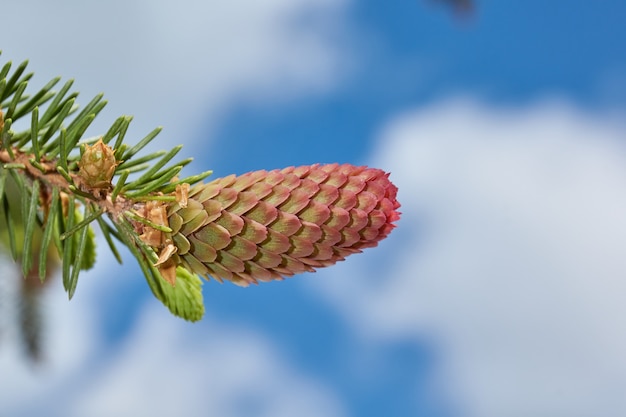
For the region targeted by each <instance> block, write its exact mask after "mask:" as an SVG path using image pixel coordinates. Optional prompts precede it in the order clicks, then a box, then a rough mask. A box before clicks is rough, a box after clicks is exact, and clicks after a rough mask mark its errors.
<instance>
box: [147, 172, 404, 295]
mask: <svg viewBox="0 0 626 417" xmlns="http://www.w3.org/2000/svg"><path fill="white" fill-rule="evenodd" d="M184 194H185V195H184V197H183V198H182V199H179V202H178V203H176V204H174V205H172V206H170V207H169V209H168V212H167V220H168V223H169V227H170V228H171V229H172V233H171V234H167V235H166V236H164V242H165V245H163V246H166V247H165V249H163V250H162V251H161V256H160V261H159V269H160V270H161V272H162V275H163V276H164V278H165V279H167V280H168V281H170V282H172V283H174V282H175V273H174V270H175V268H176V267H177V266H183V267H185V268H186V269H188V270H189V271H191V272H194V273H196V274H198V275H201V276H204V277H207V278H208V277H213V278H215V279H217V280H220V281H222V280H229V281H232V282H233V283H235V284H238V285H243V286H247V285H249V284H252V283H257V282H258V281H271V280H275V279H282V278H283V277H285V276H291V275H294V274H298V273H301V272H307V271H309V272H310V271H314V270H315V269H317V268H322V267H326V266H330V265H333V264H335V263H336V262H338V261H342V260H344V259H345V257H346V256H348V255H350V254H353V253H358V252H361V251H362V250H363V249H365V248H369V247H374V246H376V245H377V244H378V242H379V241H380V240H382V239H384V238H385V237H386V236H387V235H388V234H389V233H390V232H391V230H392V229H393V228H394V227H395V225H394V223H395V222H396V221H397V220H398V219H399V217H400V213H399V212H398V211H397V210H398V208H399V207H400V203H398V201H397V200H396V194H397V188H396V186H395V185H393V184H392V183H391V182H390V181H389V174H387V173H385V172H384V171H381V170H379V169H374V168H368V167H357V166H353V165H349V164H344V165H339V164H329V165H310V166H301V167H297V168H294V167H290V168H285V169H282V170H273V171H264V170H262V171H254V172H249V173H247V174H244V175H241V176H235V175H231V176H228V177H224V178H220V179H217V180H215V181H212V182H209V183H207V184H199V185H196V186H194V187H192V188H191V190H189V191H188V193H187V192H185V193H184Z"/></svg>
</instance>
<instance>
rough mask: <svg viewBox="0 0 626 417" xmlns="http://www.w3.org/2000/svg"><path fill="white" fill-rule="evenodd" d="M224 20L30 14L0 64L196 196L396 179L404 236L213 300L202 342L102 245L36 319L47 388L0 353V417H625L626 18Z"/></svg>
mask: <svg viewBox="0 0 626 417" xmlns="http://www.w3.org/2000/svg"><path fill="white" fill-rule="evenodd" d="M224 3H225V2H206V1H200V0H197V1H180V2H177V3H176V5H175V7H174V8H173V7H172V5H171V4H170V3H168V2H162V1H154V2H141V1H130V2H129V1H125V2H122V1H111V2H106V3H87V2H82V3H76V2H72V1H69V0H66V1H58V2H55V3H54V4H50V3H48V2H42V1H33V2H21V3H20V4H16V5H13V6H12V9H13V13H14V14H15V16H24V17H28V18H27V19H26V18H25V19H23V20H22V19H10V20H9V21H6V22H5V23H4V24H3V25H4V26H6V27H5V31H6V33H12V34H14V35H13V36H9V37H5V38H4V39H5V41H4V43H3V44H2V45H1V46H0V48H1V49H2V50H3V55H2V59H3V60H6V59H11V60H14V61H20V60H22V59H26V58H28V59H30V60H31V70H33V71H35V73H36V78H35V80H34V82H35V83H37V82H39V83H42V84H43V83H44V82H45V81H46V80H47V79H48V78H50V77H52V76H54V75H58V74H60V75H63V76H64V77H66V78H75V79H76V85H77V88H79V89H80V90H81V93H82V102H83V103H84V102H86V101H87V100H88V99H89V98H90V96H92V95H93V94H96V93H97V92H99V91H104V92H105V94H106V96H107V98H108V99H109V102H110V104H109V106H108V108H107V112H106V113H105V114H104V115H103V118H102V119H103V120H100V121H99V122H98V123H99V124H98V125H97V126H96V129H95V131H94V132H93V133H94V134H97V133H98V132H99V131H98V129H100V131H102V130H104V129H106V127H107V125H108V124H109V123H110V122H111V121H112V120H113V119H114V118H115V117H116V116H117V115H119V114H133V115H134V116H135V121H134V122H133V124H134V126H132V127H131V131H130V132H129V134H130V135H135V136H134V137H136V138H137V139H139V138H140V137H141V136H142V134H144V133H146V132H148V131H149V130H151V129H152V128H153V127H154V126H156V125H163V126H164V131H163V133H162V134H161V135H160V136H159V139H160V142H159V145H160V146H159V147H163V148H168V147H171V146H173V145H175V144H179V143H183V144H184V145H185V148H184V150H183V151H182V154H183V156H194V157H195V161H194V163H193V164H192V165H191V167H190V173H191V171H193V172H197V171H202V170H205V169H213V170H214V171H215V176H222V175H227V174H230V173H243V172H246V171H249V170H253V169H271V168H278V167H283V166H289V165H299V164H309V163H315V162H335V161H338V162H350V163H354V164H368V165H372V166H377V167H380V168H383V169H385V170H388V171H390V172H391V178H392V180H393V181H395V182H396V183H397V184H398V186H399V188H400V192H399V199H400V201H401V203H402V204H403V207H402V212H403V217H402V219H401V221H400V222H399V225H398V228H397V229H396V230H395V231H394V232H393V233H392V234H391V236H390V237H389V238H388V239H387V240H386V241H384V242H383V243H382V244H381V245H380V246H379V247H378V248H376V249H372V250H368V251H366V252H365V253H363V254H361V255H357V256H354V257H353V258H350V259H348V260H347V261H346V262H344V263H342V264H340V265H336V266H335V267H333V268H329V269H327V270H324V271H319V272H318V273H316V274H307V275H302V276H298V277H294V278H293V279H289V280H286V281H283V282H274V283H269V284H264V285H259V286H255V287H252V288H247V289H242V288H239V287H236V286H234V285H228V284H225V285H219V284H217V283H215V282H213V281H212V282H209V283H207V284H206V285H205V290H204V296H205V302H206V305H207V314H206V318H205V319H204V320H203V321H202V322H200V323H196V324H189V323H185V322H183V321H180V320H178V319H175V318H173V317H171V316H170V315H169V313H168V312H167V310H165V309H164V308H163V307H162V306H161V305H160V304H159V303H158V302H157V301H156V300H154V299H153V298H152V296H151V294H150V291H149V289H148V288H147V286H146V284H145V282H144V281H143V278H142V277H141V273H140V271H139V269H138V268H137V266H136V265H135V263H134V261H133V259H132V257H130V256H128V254H127V255H126V256H125V261H124V265H122V266H119V265H117V264H116V263H115V262H114V260H113V259H112V257H111V256H110V254H108V253H107V250H106V248H105V247H104V243H103V244H102V250H100V251H99V254H98V255H99V258H98V264H97V266H96V268H95V269H94V270H93V271H90V272H89V273H87V274H84V276H83V277H82V278H81V281H80V283H79V287H78V290H77V294H76V296H75V297H74V299H73V300H72V301H71V302H67V300H66V297H65V295H64V294H63V293H62V290H61V288H60V287H61V286H60V284H58V285H56V286H54V287H55V288H54V289H51V291H50V292H49V294H48V295H47V298H46V310H45V311H46V312H47V321H48V326H47V332H46V335H47V336H46V337H47V340H48V344H47V348H48V360H47V362H45V363H44V364H43V366H41V367H39V368H36V369H33V367H32V366H30V365H29V364H28V363H27V362H26V361H24V360H23V359H22V357H21V353H20V351H19V345H18V344H17V342H15V343H13V342H11V339H10V338H8V339H7V338H4V339H3V343H2V345H0V369H3V371H2V372H1V374H2V375H4V376H0V384H1V386H2V389H0V414H7V415H16V416H31V415H41V413H42V412H43V410H45V411H46V414H47V415H53V416H54V415H58V416H82V415H92V416H98V415H103V416H104V415H133V416H143V415H165V414H173V413H175V412H176V413H178V414H180V415H187V416H205V415H215V416H221V417H228V416H233V417H240V416H272V417H281V416H294V415H298V416H322V415H323V416H330V417H335V416H336V417H348V416H355V417H356V416H359V417H368V416H381V415H390V416H429V417H430V416H446V417H448V416H450V417H452V416H455V417H456V416H461V417H466V416H467V417H472V416H481V417H485V416H486V417H490V416H494V417H496V416H510V415H605V416H619V415H624V413H626V401H625V400H624V398H623V395H622V392H621V391H622V390H621V389H620V387H623V386H626V361H625V360H624V358H623V352H624V348H626V337H625V336H624V335H625V334H626V333H625V331H626V329H625V328H624V325H623V317H624V315H625V314H626V308H624V306H623V302H622V299H621V297H620V294H623V291H624V290H625V289H626V288H625V287H626V284H624V280H623V271H625V270H626V260H625V259H626V257H624V256H623V253H622V251H623V248H624V247H626V245H625V244H626V220H625V219H624V217H623V213H624V212H626V192H625V191H624V190H626V187H625V186H624V185H625V184H626V153H625V149H624V137H626V125H625V124H624V122H623V120H624V117H623V116H624V110H625V105H626V47H625V46H624V43H623V42H621V41H620V40H621V39H625V38H626V27H624V25H623V21H624V17H626V5H624V4H623V2H618V1H604V2H593V3H591V2H583V1H567V2H565V1H553V2H545V1H525V2H521V1H482V2H478V3H477V4H476V11H475V13H474V14H473V15H471V16H467V17H464V18H463V17H456V16H455V15H454V14H453V13H451V11H450V10H449V9H447V8H445V7H442V6H441V5H437V4H434V3H429V2H421V1H397V2H385V3H382V2H374V1H349V0H299V1H293V0H272V1H269V0H268V1H259V2H249V1H242V0H237V1H231V2H228V3H227V4H224ZM24 22H31V23H32V27H33V28H36V29H33V30H31V29H29V30H24V28H23V25H24V24H25V23H24ZM7 25H8V26H7ZM157 142H158V141H157ZM4 291H5V292H8V293H9V294H10V291H11V289H10V288H6V289H5V290H4ZM5 321H6V320H5ZM5 327H8V330H6V332H8V334H9V335H11V334H12V333H11V332H15V329H13V330H11V328H10V326H9V325H8V324H6V323H5ZM7 375H11V377H10V378H9V377H7ZM35 397H36V398H37V401H36V402H33V401H32V398H35Z"/></svg>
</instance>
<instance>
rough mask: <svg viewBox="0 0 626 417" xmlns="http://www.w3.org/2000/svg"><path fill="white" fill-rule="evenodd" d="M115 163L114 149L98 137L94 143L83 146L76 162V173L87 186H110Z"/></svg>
mask: <svg viewBox="0 0 626 417" xmlns="http://www.w3.org/2000/svg"><path fill="white" fill-rule="evenodd" d="M117 165H118V163H117V161H116V160H115V151H114V150H113V148H111V147H110V146H108V145H107V144H105V143H104V142H102V139H100V140H98V142H96V143H95V144H94V145H86V146H85V152H84V153H83V156H82V157H81V158H80V161H79V162H78V168H79V170H78V175H79V176H80V178H82V180H83V181H84V182H85V184H86V185H87V186H89V187H92V188H110V187H111V179H112V178H113V174H114V173H115V168H116V167H117Z"/></svg>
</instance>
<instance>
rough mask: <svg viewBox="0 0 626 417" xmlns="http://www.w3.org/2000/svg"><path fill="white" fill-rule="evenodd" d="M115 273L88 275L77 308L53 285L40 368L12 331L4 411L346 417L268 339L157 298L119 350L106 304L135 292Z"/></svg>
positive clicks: (5, 353)
mask: <svg viewBox="0 0 626 417" xmlns="http://www.w3.org/2000/svg"><path fill="white" fill-rule="evenodd" d="M107 258H111V257H110V256H108V257H107ZM107 261H108V262H112V259H105V263H107ZM4 265H6V264H4ZM108 275H109V272H108V271H106V268H99V269H97V270H94V271H91V272H90V273H86V274H84V275H83V276H82V278H81V283H80V284H79V285H80V287H81V288H80V292H79V293H77V295H76V297H75V298H74V299H73V300H72V301H71V302H68V301H67V298H66V295H65V294H64V293H63V289H62V286H61V285H60V283H59V282H56V283H53V285H51V286H50V288H49V293H47V295H46V296H45V297H43V312H44V321H45V327H44V333H45V336H46V337H45V342H46V343H45V344H44V348H45V361H44V362H43V363H42V364H40V365H39V366H34V365H36V364H31V363H29V362H28V361H27V360H25V358H24V356H23V354H22V352H20V349H19V345H18V344H17V343H15V335H14V334H13V335H12V334H10V333H7V334H5V336H7V337H5V338H3V340H2V341H3V343H2V345H0V369H1V370H2V377H1V378H0V414H2V415H5V414H6V415H12V416H38V415H47V416H51V417H55V416H85V415H88V416H94V417H95V416H111V415H116V416H152V415H184V416H190V417H192V416H206V415H211V416H213V415H215V416H223V417H244V416H255V417H256V416H261V417H263V416H267V417H270V416H271V417H291V416H294V415H297V416H303V417H314V416H319V415H324V416H328V417H343V416H345V415H346V412H345V410H344V408H343V405H342V403H341V401H340V400H339V399H338V398H337V397H336V395H335V393H334V392H333V391H332V390H331V389H329V388H327V387H326V386H325V385H324V384H323V382H322V381H318V380H316V378H314V377H312V376H310V375H307V374H305V373H304V372H302V371H301V370H299V369H298V368H297V366H296V365H294V364H292V363H291V361H290V360H289V359H288V358H287V357H286V356H284V355H283V354H281V351H280V347H279V346H277V345H275V344H274V343H272V341H271V340H270V339H268V338H267V337H266V336H265V335H263V334H261V333H259V332H257V331H255V330H251V329H249V328H246V327H243V326H237V325H232V324H225V325H222V324H219V323H212V322H211V318H210V317H207V318H205V319H204V320H203V321H202V322H201V323H199V324H190V323H187V322H184V321H182V320H181V319H179V318H176V317H174V316H171V315H170V314H169V312H167V310H166V309H165V308H164V307H163V306H162V305H161V304H160V303H158V302H157V301H156V300H154V299H152V298H149V299H148V301H146V305H145V306H144V307H143V308H142V309H141V313H140V317H139V319H138V320H136V321H135V323H134V325H133V329H132V331H131V332H130V333H129V336H128V337H126V338H125V339H124V340H123V342H122V343H121V344H119V345H107V344H105V341H104V340H103V338H102V335H101V331H102V328H101V327H100V320H99V318H98V316H97V315H98V314H102V312H99V311H97V308H98V306H99V301H98V297H99V296H101V294H102V293H103V292H107V291H109V292H110V291H112V288H115V289H116V290H117V291H124V289H125V288H123V286H124V285H130V284H122V283H121V282H119V281H118V280H116V279H115V277H111V276H108ZM5 287H6V286H4V287H3V290H4V291H5V293H7V294H9V293H10V292H11V291H10V289H7V288H5ZM111 299H112V298H111ZM137 302H140V300H137ZM3 307H6V306H3ZM106 308H107V309H111V308H115V305H109V306H107V307H106ZM3 311H4V312H5V313H6V312H7V311H6V308H4V309H3ZM104 314H106V313H104ZM11 330H12V333H15V329H11ZM11 336H13V337H11ZM33 398H36V399H37V401H33V400H32V399H33Z"/></svg>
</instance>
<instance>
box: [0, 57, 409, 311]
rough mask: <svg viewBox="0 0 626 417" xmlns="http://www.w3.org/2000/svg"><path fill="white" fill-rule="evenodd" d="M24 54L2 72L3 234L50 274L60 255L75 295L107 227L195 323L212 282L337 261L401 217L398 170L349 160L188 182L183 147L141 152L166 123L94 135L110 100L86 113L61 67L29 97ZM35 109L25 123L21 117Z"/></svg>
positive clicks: (121, 121) (29, 267) (16, 255)
mask: <svg viewBox="0 0 626 417" xmlns="http://www.w3.org/2000/svg"><path fill="white" fill-rule="evenodd" d="M26 68H27V63H26V62H24V63H22V64H20V65H18V66H17V67H15V68H14V69H12V64H11V63H10V62H8V63H6V64H4V66H3V67H2V69H0V200H1V201H0V203H1V204H0V212H2V216H0V227H2V229H0V230H2V233H1V235H0V236H1V237H2V239H1V240H0V243H2V244H3V246H4V247H5V248H7V250H9V251H10V253H11V255H12V257H13V259H15V260H16V261H17V262H18V263H19V264H20V265H21V267H22V274H23V275H24V276H25V277H26V276H31V275H32V271H33V268H36V274H37V275H38V276H39V278H40V279H41V280H42V281H45V280H46V279H47V278H48V277H49V273H48V269H47V268H48V267H49V265H51V264H53V263H55V262H57V263H58V262H60V263H61V271H62V274H61V275H62V282H63V286H64V288H65V290H66V291H67V293H68V296H69V298H72V296H73V295H74V293H75V291H76V289H77V286H78V278H79V275H80V271H82V270H86V269H89V268H91V267H92V266H93V265H94V262H95V234H94V232H93V230H92V228H93V226H94V225H97V226H98V228H99V229H100V230H101V233H102V235H103V237H104V239H105V241H106V242H107V245H108V246H109V248H110V249H111V251H112V252H113V254H114V256H115V258H116V259H117V260H118V262H120V263H121V257H120V254H119V251H118V250H117V246H116V241H117V243H119V244H122V245H124V246H126V247H128V249H129V250H130V252H131V253H132V255H133V256H134V257H135V258H136V260H137V262H138V263H139V266H140V268H141V270H142V272H143V274H144V276H145V278H146V281H147V283H148V286H149V287H150V289H151V290H152V292H153V293H154V295H155V296H156V297H157V298H158V299H159V300H161V301H162V302H163V303H164V304H165V305H166V306H167V307H168V308H169V309H170V311H171V312H172V313H173V314H175V315H177V316H180V317H182V318H184V319H186V320H190V321H196V320H199V319H200V318H201V317H202V315H203V313H204V305H203V302H202V291H201V289H202V280H201V279H200V277H204V278H206V279H209V278H211V277H212V278H214V279H216V280H218V281H223V280H229V281H231V282H233V283H235V284H238V285H243V286H246V285H249V284H251V283H257V282H258V281H270V280H276V279H283V277H286V276H291V275H294V274H297V273H301V272H312V271H315V270H316V269H318V268H322V267H326V266H330V265H332V264H334V263H336V262H338V261H341V260H343V259H344V258H345V257H346V256H348V255H350V254H352V253H357V252H361V251H362V249H364V248H367V247H373V246H376V245H377V243H378V242H379V241H380V240H381V239H383V238H385V237H386V236H387V235H388V234H389V233H390V232H391V230H392V229H393V228H394V227H395V226H394V223H395V222H396V221H397V220H398V219H399V212H398V211H397V209H398V207H399V206H400V204H399V203H398V201H397V199H396V193H397V188H396V187H395V186H394V185H393V184H392V183H391V182H390V181H389V174H387V173H385V172H383V171H381V170H379V169H374V168H368V167H357V166H353V165H349V164H343V165H340V164H328V165H317V164H316V165H311V166H302V167H297V168H296V167H289V168H285V169H282V170H273V171H255V172H251V173H248V174H244V175H242V176H239V177H236V176H234V175H231V176H228V177H225V178H220V179H217V180H214V181H211V182H208V183H205V182H203V180H204V179H205V178H207V177H208V176H209V175H210V174H211V171H205V172H203V173H200V174H198V175H193V176H189V177H186V178H183V179H179V178H178V175H179V173H180V171H181V170H182V168H183V167H184V166H186V165H187V164H189V163H190V162H191V159H184V160H181V161H178V162H173V163H172V161H173V160H174V158H175V157H176V155H177V154H178V153H179V151H180V150H181V148H182V146H175V147H174V148H172V149H171V150H169V151H157V152H153V153H150V154H148V155H140V153H141V151H142V150H143V149H144V148H145V146H146V145H148V144H149V143H150V142H151V141H152V140H153V139H155V137H156V136H157V135H158V134H159V132H160V130H161V129H160V128H156V129H154V130H153V131H152V132H150V133H148V134H147V135H146V136H145V137H144V138H142V139H141V140H139V141H138V142H137V143H136V144H134V145H130V144H129V143H127V142H126V132H127V130H128V126H129V124H130V122H131V120H132V118H131V117H130V116H121V117H119V118H118V119H116V120H115V121H114V122H113V124H112V125H111V127H110V128H109V129H108V130H107V131H106V132H105V133H104V135H102V136H100V137H96V138H85V137H84V135H85V132H86V131H87V129H88V128H89V126H90V125H91V123H92V122H93V120H94V119H95V118H96V117H97V116H98V114H99V113H100V111H101V110H102V109H103V108H104V106H105V105H106V101H104V100H103V97H102V95H98V96H96V97H94V98H93V99H92V100H91V101H90V102H89V103H88V104H87V105H86V106H85V107H84V108H83V109H82V110H80V111H78V106H77V105H76V99H77V97H78V92H71V91H70V90H71V87H72V84H73V83H72V81H68V82H66V83H65V84H64V85H63V86H62V87H61V89H60V90H58V91H54V90H53V88H54V87H55V86H56V85H57V84H58V83H59V81H60V78H55V79H53V80H51V81H50V82H48V83H47V84H45V85H44V86H43V87H42V88H41V89H39V90H38V91H36V92H35V93H34V94H32V95H31V96H29V95H28V94H27V92H28V91H27V87H28V86H29V83H30V79H31V78H32V73H26ZM28 118H29V119H30V120H29V123H26V125H27V127H26V128H25V129H24V130H22V131H16V130H15V129H14V126H16V122H18V121H19V120H20V119H28Z"/></svg>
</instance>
